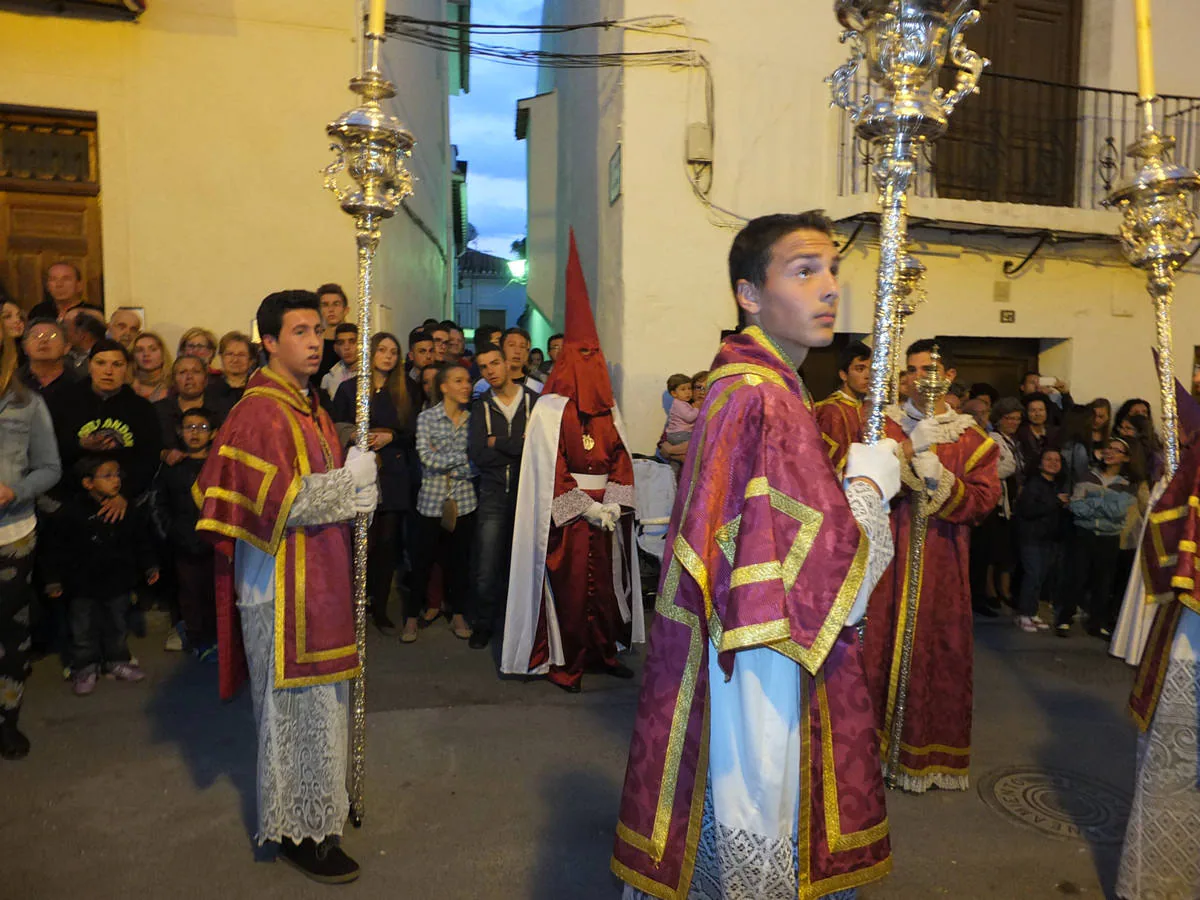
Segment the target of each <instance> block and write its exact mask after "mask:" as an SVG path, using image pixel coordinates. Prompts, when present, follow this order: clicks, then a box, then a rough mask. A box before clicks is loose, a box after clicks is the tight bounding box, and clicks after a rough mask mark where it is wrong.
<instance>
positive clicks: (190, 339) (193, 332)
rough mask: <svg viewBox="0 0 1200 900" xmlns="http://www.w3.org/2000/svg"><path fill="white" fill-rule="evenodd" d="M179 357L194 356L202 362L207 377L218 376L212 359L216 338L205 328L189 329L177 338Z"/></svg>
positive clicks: (218, 372) (215, 348)
mask: <svg viewBox="0 0 1200 900" xmlns="http://www.w3.org/2000/svg"><path fill="white" fill-rule="evenodd" d="M177 355H179V356H195V357H197V358H198V359H202V360H204V365H205V366H206V367H207V368H208V374H209V375H220V374H221V372H220V370H219V369H214V368H213V358H214V357H215V356H216V355H217V336H216V335H215V334H213V333H212V332H211V331H209V330H208V329H207V328H199V327H193V328H189V329H188V330H187V331H185V332H184V333H183V336H182V337H180V338H179V353H178V354H177Z"/></svg>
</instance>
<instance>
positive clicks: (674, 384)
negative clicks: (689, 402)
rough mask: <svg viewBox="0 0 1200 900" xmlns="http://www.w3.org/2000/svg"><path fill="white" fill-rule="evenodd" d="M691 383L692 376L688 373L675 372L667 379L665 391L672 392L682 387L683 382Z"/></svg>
mask: <svg viewBox="0 0 1200 900" xmlns="http://www.w3.org/2000/svg"><path fill="white" fill-rule="evenodd" d="M691 383H692V378H691V376H690V375H684V374H682V373H676V374H675V375H672V376H671V377H670V378H668V379H667V393H669V394H673V393H675V391H677V390H678V389H679V388H681V387H683V386H684V385H685V384H691Z"/></svg>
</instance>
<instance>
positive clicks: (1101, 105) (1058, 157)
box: [838, 73, 1200, 209]
mask: <svg viewBox="0 0 1200 900" xmlns="http://www.w3.org/2000/svg"><path fill="white" fill-rule="evenodd" d="M867 90H868V83H867V79H866V77H865V75H860V77H859V79H858V81H857V83H856V84H855V86H854V91H855V93H856V96H858V97H861V96H862V95H863V94H864V93H866V92H867ZM1156 114H1157V115H1158V117H1159V127H1160V128H1162V129H1163V132H1164V133H1165V134H1168V135H1173V136H1174V137H1175V138H1176V139H1177V140H1178V142H1179V144H1178V149H1177V151H1176V159H1177V160H1178V161H1180V162H1182V163H1185V164H1187V165H1189V166H1195V165H1196V164H1197V162H1198V161H1200V160H1198V159H1197V156H1198V153H1200V98H1197V97H1174V96H1170V97H1163V98H1162V102H1161V103H1159V104H1157V108H1156ZM1139 121H1140V120H1139V115H1138V110H1137V95H1136V94H1135V93H1132V92H1128V91H1110V90H1103V89H1100V88H1090V87H1079V86H1076V85H1067V84H1056V83H1054V82H1049V81H1036V80H1033V79H1028V78H1016V77H1013V76H1011V75H998V74H991V73H985V74H984V77H983V79H982V81H981V83H980V94H979V95H978V96H975V97H971V98H970V99H968V100H967V101H966V102H964V103H963V104H962V105H961V106H960V107H959V108H958V111H957V112H956V114H955V116H954V121H953V123H952V124H951V126H950V130H949V132H947V134H946V136H945V137H943V138H941V139H940V140H939V141H938V142H937V144H936V145H935V146H933V147H927V148H926V150H925V154H924V156H923V158H922V160H921V162H920V171H919V173H918V177H917V178H916V180H915V182H914V189H913V191H912V193H913V195H914V196H918V197H940V198H948V199H957V200H978V201H990V202H995V203H1022V204H1038V205H1041V206H1059V207H1072V208H1075V209H1100V208H1102V204H1103V201H1104V198H1105V197H1107V196H1108V194H1109V192H1110V191H1111V190H1112V188H1113V186H1114V185H1115V184H1118V183H1120V182H1121V181H1122V179H1124V178H1126V177H1127V176H1129V175H1131V174H1132V168H1131V166H1132V161H1131V160H1130V159H1129V158H1128V157H1127V156H1126V155H1125V148H1126V147H1128V146H1129V144H1131V143H1133V141H1134V139H1135V138H1136V136H1137V133H1138V123H1139ZM838 152H839V166H838V171H839V178H838V193H839V195H840V196H843V197H847V196H854V195H856V194H870V195H873V194H874V192H875V187H874V184H873V182H872V176H871V168H872V165H873V163H874V160H873V159H872V148H871V147H870V145H869V144H868V143H866V142H865V141H862V140H859V138H858V137H857V136H856V135H855V134H854V128H853V126H852V125H851V124H850V122H849V120H848V119H843V122H842V124H841V133H840V140H839V150H838Z"/></svg>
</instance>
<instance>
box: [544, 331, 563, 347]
mask: <svg viewBox="0 0 1200 900" xmlns="http://www.w3.org/2000/svg"><path fill="white" fill-rule="evenodd" d="M566 339H567V336H566V335H565V334H563V333H562V332H559V333H557V334H552V335H550V340H548V341H546V346H547V347H549V346H550V344H551V343H552V342H554V341H565V340H566Z"/></svg>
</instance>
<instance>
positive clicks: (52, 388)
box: [18, 319, 79, 403]
mask: <svg viewBox="0 0 1200 900" xmlns="http://www.w3.org/2000/svg"><path fill="white" fill-rule="evenodd" d="M21 343H22V346H23V347H24V348H25V358H26V360H27V362H26V363H25V365H23V366H22V367H21V371H20V372H19V373H18V375H19V377H20V379H21V382H22V383H23V384H24V385H25V386H26V387H28V388H29V389H30V390H33V391H36V392H37V393H39V394H41V395H42V399H44V400H45V401H46V402H47V403H50V402H52V400H53V399H54V398H55V397H57V396H58V395H59V394H60V393H61V392H62V390H63V388H64V387H66V386H67V385H69V384H74V383H75V382H76V381H78V380H79V379H78V377H77V376H76V375H75V373H74V372H73V371H71V370H69V369H68V368H67V367H66V365H64V363H63V359H64V358H65V357H66V355H67V339H66V336H65V335H64V334H63V330H62V328H60V327H59V325H58V323H57V322H55V321H54V320H53V319H34V320H33V321H32V322H30V323H29V326H28V327H27V328H26V329H25V338H24V340H23V341H22V342H21Z"/></svg>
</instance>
